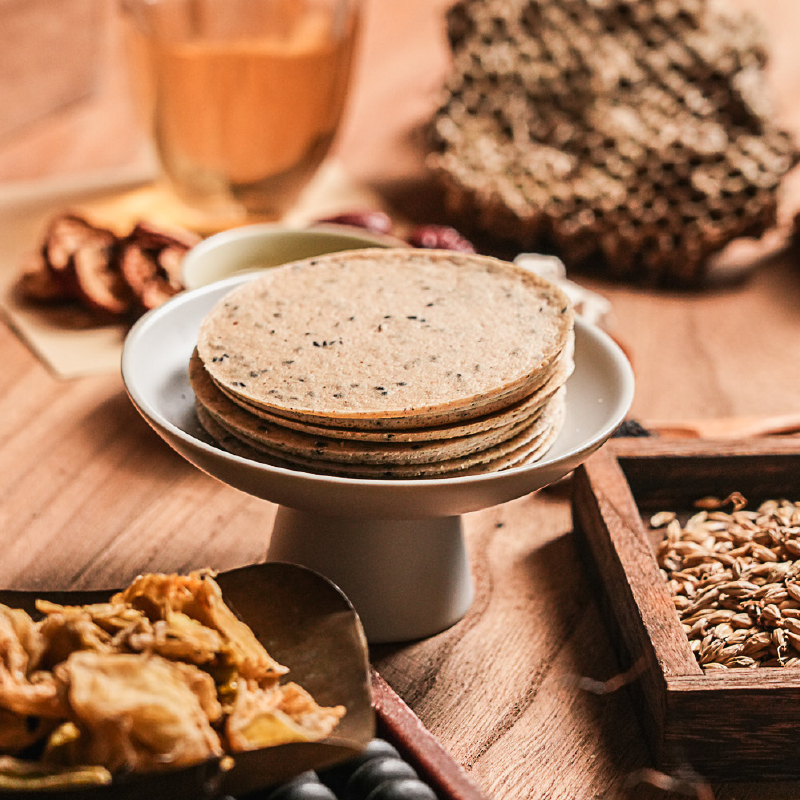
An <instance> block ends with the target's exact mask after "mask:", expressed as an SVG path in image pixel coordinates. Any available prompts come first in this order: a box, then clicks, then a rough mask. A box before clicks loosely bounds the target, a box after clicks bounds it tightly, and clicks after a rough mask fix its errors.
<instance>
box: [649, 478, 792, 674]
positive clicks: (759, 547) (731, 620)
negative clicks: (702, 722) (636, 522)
mask: <svg viewBox="0 0 800 800" xmlns="http://www.w3.org/2000/svg"><path fill="white" fill-rule="evenodd" d="M698 505H701V506H703V507H704V508H703V509H702V510H700V511H698V512H697V513H695V514H694V515H693V516H691V517H690V518H689V519H688V520H687V521H686V522H684V523H681V522H680V521H679V520H678V518H677V516H676V514H675V513H673V512H671V511H663V512H660V513H658V514H656V515H654V516H653V517H652V519H651V521H650V524H651V526H652V527H653V528H657V529H663V530H664V538H663V539H662V541H661V543H660V545H659V546H658V549H657V555H658V563H659V566H660V567H661V570H662V573H663V575H664V577H665V579H666V580H667V585H668V587H669V589H670V592H671V593H672V596H673V600H674V603H675V608H676V610H677V611H678V614H679V615H680V619H681V623H682V625H683V629H684V631H685V633H686V635H687V637H688V638H689V643H690V645H691V648H692V652H693V653H694V654H695V657H696V658H697V661H698V663H699V664H700V666H701V667H702V668H703V670H705V671H706V672H708V671H711V670H715V669H717V670H718V669H731V668H737V667H738V668H752V667H797V666H800V503H797V502H789V501H787V500H768V501H766V502H764V503H762V504H761V505H759V507H758V508H756V509H751V510H749V509H747V508H746V501H745V499H744V498H743V497H742V496H741V495H740V494H738V493H735V494H733V495H731V496H730V497H728V498H726V499H725V500H716V499H715V498H706V499H705V500H704V501H701V502H700V503H699V504H698ZM730 505H732V509H731V511H723V510H722V509H723V508H724V507H725V506H730Z"/></svg>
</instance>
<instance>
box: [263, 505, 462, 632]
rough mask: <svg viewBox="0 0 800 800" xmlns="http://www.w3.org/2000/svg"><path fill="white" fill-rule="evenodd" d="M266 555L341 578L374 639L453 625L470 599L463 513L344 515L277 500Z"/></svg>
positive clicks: (434, 629)
mask: <svg viewBox="0 0 800 800" xmlns="http://www.w3.org/2000/svg"><path fill="white" fill-rule="evenodd" d="M267 558H268V559H269V560H271V561H287V562H289V563H293V564H302V565H303V566H306V567H310V568H311V569H313V570H315V571H316V572H319V573H321V574H322V575H325V576H326V577H327V578H329V579H330V580H332V581H333V582H334V583H335V584H337V585H338V586H339V587H340V588H341V589H342V591H344V593H345V594H346V595H347V596H348V598H349V599H350V602H351V603H352V604H353V605H354V606H355V608H356V609H357V610H358V612H359V616H360V617H361V622H362V624H363V625H364V630H365V631H367V636H368V638H369V639H370V641H372V642H379V641H387V642H391V641H406V640H408V639H418V638H420V637H422V636H430V635H432V634H434V633H438V632H439V631H441V630H443V629H445V628H448V627H450V625H452V624H453V623H455V622H458V620H459V619H461V617H463V616H464V614H466V612H467V610H468V609H469V607H470V604H471V603H472V596H473V588H472V576H471V575H470V571H469V563H468V561H467V551H466V547H465V546H464V537H463V534H462V527H461V517H457V516H456V517H439V518H434V519H429V520H396V519H346V518H344V517H338V518H337V517H326V516H322V515H320V514H311V513H308V512H305V511H297V510H295V509H291V508H287V507H285V506H280V507H279V509H278V513H277V515H276V517H275V526H274V528H273V530H272V538H271V539H270V546H269V552H268V554H267Z"/></svg>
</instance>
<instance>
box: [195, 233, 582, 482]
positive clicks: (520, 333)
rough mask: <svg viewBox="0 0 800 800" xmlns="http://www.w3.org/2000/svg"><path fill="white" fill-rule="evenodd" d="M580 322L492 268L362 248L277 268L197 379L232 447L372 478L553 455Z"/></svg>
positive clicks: (239, 295)
mask: <svg viewBox="0 0 800 800" xmlns="http://www.w3.org/2000/svg"><path fill="white" fill-rule="evenodd" d="M572 326H573V310H572V306H571V304H570V302H569V300H568V298H567V297H566V295H564V293H563V292H562V291H561V290H560V289H559V288H558V287H556V286H555V285H554V284H552V283H550V282H549V281H546V280H544V279H542V278H540V277H538V276H537V275H534V274H533V273H531V272H529V271H527V270H525V269H522V268H520V267H516V266H514V265H512V264H508V263H506V262H503V261H498V260H497V259H493V258H489V257H486V256H477V255H472V254H464V253H453V252H448V251H414V250H408V249H405V248H403V249H397V250H384V249H381V250H361V251H354V252H348V253H337V254H333V255H329V256H322V257H319V258H313V259H307V260H305V261H299V262H295V263H294V264H289V265H286V266H284V267H279V268H276V269H270V270H267V271H266V272H264V273H262V274H261V275H260V276H259V277H257V278H255V279H254V280H252V281H249V282H247V283H246V284H244V285H242V286H241V287H239V288H237V289H235V290H234V291H233V292H231V293H230V294H229V295H227V296H226V297H224V298H223V299H222V300H221V301H219V302H218V303H217V305H216V306H215V307H214V308H213V309H212V311H211V312H210V313H209V314H208V316H207V317H206V318H205V320H204V322H203V324H202V326H201V329H200V332H199V336H198V345H197V349H196V351H195V353H194V354H193V356H192V359H191V364H190V368H189V377H190V381H191V385H192V388H193V390H194V393H195V399H196V404H195V405H196V410H197V416H198V419H199V420H200V423H201V424H202V426H203V428H204V429H205V430H206V431H207V432H208V433H209V434H210V435H211V436H212V438H213V439H214V440H216V441H217V443H218V444H220V445H221V446H222V447H223V448H225V449H226V450H228V451H230V452H233V453H236V454H238V455H242V456H244V457H247V458H252V459H255V460H259V461H265V462H267V463H272V464H276V465H278V466H287V467H295V468H298V469H302V470H306V471H312V472H319V473H324V474H332V475H343V476H352V477H360V478H424V477H441V476H448V475H462V474H472V473H475V472H490V471H496V470H500V469H505V468H509V467H513V466H518V465H523V464H528V463H531V462H533V461H536V460H537V459H539V458H541V456H543V455H544V453H545V452H546V451H547V450H548V449H549V447H550V446H551V445H552V443H553V441H554V440H555V438H556V436H557V434H558V432H559V430H560V428H561V425H562V422H563V417H564V402H565V401H564V397H565V391H566V388H565V385H564V384H565V383H566V380H567V378H568V377H569V375H570V374H571V372H572V368H573V361H572V350H573V330H572Z"/></svg>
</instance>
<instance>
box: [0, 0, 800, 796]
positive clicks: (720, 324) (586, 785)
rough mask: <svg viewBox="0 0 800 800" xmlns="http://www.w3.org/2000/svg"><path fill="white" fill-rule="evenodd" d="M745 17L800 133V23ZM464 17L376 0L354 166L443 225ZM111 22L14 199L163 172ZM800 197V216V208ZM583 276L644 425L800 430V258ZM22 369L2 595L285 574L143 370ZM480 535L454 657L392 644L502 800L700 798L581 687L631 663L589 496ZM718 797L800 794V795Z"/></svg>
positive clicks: (349, 136)
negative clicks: (577, 522) (441, 117)
mask: <svg viewBox="0 0 800 800" xmlns="http://www.w3.org/2000/svg"><path fill="white" fill-rule="evenodd" d="M740 2H741V4H742V5H745V6H748V7H750V8H752V9H754V10H756V11H757V13H759V14H760V15H761V16H762V17H763V18H764V21H765V23H766V25H767V27H768V29H769V31H770V42H771V48H772V52H773V60H772V66H771V68H770V74H769V77H770V82H771V84H772V87H773V89H774V93H775V98H776V114H777V115H778V116H779V118H780V119H782V120H784V121H785V123H786V124H787V125H788V126H790V127H791V129H792V130H795V131H798V132H800V49H798V48H797V47H796V41H797V39H798V37H800V7H798V4H797V3H796V0H771V2H770V3H768V4H764V3H761V4H759V3H757V2H756V0H740ZM445 5H446V3H445V2H444V0H436V2H434V1H433V0H368V2H367V3H366V25H365V31H364V40H363V47H362V51H361V55H360V62H359V70H358V74H357V78H356V82H355V86H354V91H353V95H352V99H351V104H350V108H349V112H348V116H347V119H346V121H345V124H344V126H343V129H342V131H341V136H340V138H339V142H338V145H337V150H336V154H337V156H338V157H339V159H340V160H341V162H342V163H343V164H344V165H345V167H346V169H347V171H348V173H349V175H350V176H351V177H352V178H353V179H354V180H357V181H359V182H363V183H365V184H367V185H369V186H371V187H373V188H375V189H377V190H378V191H380V192H381V193H382V195H383V197H384V198H385V200H386V204H387V207H389V208H391V209H393V210H396V211H397V213H399V214H403V215H404V216H407V217H409V218H411V219H417V220H419V221H427V220H436V219H438V218H440V216H441V212H440V210H439V206H438V203H437V194H436V191H435V187H433V186H431V185H430V182H429V181H427V180H426V175H425V171H424V167H423V162H422V156H423V153H424V138H423V137H422V135H421V131H422V129H423V126H424V123H425V121H426V119H427V118H428V117H429V115H430V113H431V111H432V110H433V109H434V108H435V105H436V92H437V87H438V84H439V81H440V79H441V76H442V75H443V73H444V71H445V69H446V65H447V56H446V47H445V42H444V38H443V28H442V11H443V9H444V7H445ZM763 6H766V8H763ZM109 23H110V30H111V34H110V35H109V37H108V41H105V40H104V42H103V46H102V48H101V52H100V55H101V57H102V62H103V63H102V69H101V72H100V80H99V82H98V86H97V90H96V92H95V94H94V95H93V96H92V97H91V98H89V99H87V100H84V101H81V102H78V103H75V104H73V105H71V106H70V107H68V108H65V109H63V110H61V111H58V112H54V113H52V114H50V115H48V116H47V117H45V118H42V119H40V120H38V121H34V122H32V123H30V124H29V125H27V126H26V127H24V128H20V129H19V130H17V131H16V132H14V133H13V134H9V135H7V136H5V137H4V138H3V139H2V140H0V180H2V181H4V185H2V186H0V193H1V192H2V191H3V190H4V189H7V188H8V187H9V185H10V184H11V183H17V182H20V181H26V182H28V181H38V180H44V181H52V180H54V179H61V178H65V179H68V178H70V177H71V176H80V175H83V174H86V173H88V172H93V171H96V170H98V169H112V170H113V169H117V168H126V169H127V168H129V167H131V165H133V166H134V167H135V166H136V165H137V164H138V163H140V161H141V152H142V151H141V145H142V141H143V139H142V134H141V132H140V131H139V130H138V129H137V128H136V126H135V124H133V120H134V117H133V111H132V109H131V104H130V98H129V96H128V94H127V91H126V84H125V78H124V73H123V70H122V68H121V65H120V57H119V56H120V52H119V47H118V45H117V43H116V40H115V38H114V30H115V27H114V24H113V19H109ZM1 37H2V32H0V38H1ZM4 46H17V47H24V42H13V43H4ZM795 183H796V181H795ZM791 184H792V181H791V177H790V180H789V181H787V187H788V188H787V194H786V197H785V199H784V201H783V205H782V211H783V214H784V215H791V213H792V212H793V210H794V209H795V208H796V207H798V205H800V204H796V203H794V201H793V200H792V186H791ZM31 244H32V246H33V245H34V244H35V243H34V242H32V243H31ZM4 268H7V265H4ZM580 280H581V281H582V282H583V283H585V284H586V285H587V286H590V287H591V288H592V289H595V290H596V291H599V292H601V293H602V294H604V295H605V296H606V297H608V298H609V299H610V300H611V301H612V303H613V307H614V314H615V318H616V332H617V335H618V336H619V338H620V339H621V340H622V341H623V342H624V343H625V344H626V346H627V347H628V350H629V353H630V355H631V357H632V361H633V365H634V369H635V373H636V378H637V393H636V398H635V401H634V405H633V409H632V414H633V416H635V417H636V418H638V419H641V420H648V419H653V418H661V419H683V418H694V417H728V416H737V415H775V414H783V413H787V412H800V347H798V343H800V263H798V257H797V256H793V255H786V254H784V255H782V256H780V257H777V258H773V259H771V260H768V261H766V262H765V263H763V264H760V265H759V266H758V267H757V269H755V270H754V271H753V272H752V273H751V274H750V276H749V278H748V279H746V280H745V281H743V282H741V283H737V284H736V285H732V286H726V287H720V288H716V289H711V290H706V291H703V292H700V293H694V294H681V293H665V292H661V291H656V290H649V289H641V288H631V287H627V286H619V285H613V284H609V283H605V282H604V281H603V280H602V279H600V278H584V277H582V278H580ZM0 351H1V352H2V353H3V360H4V365H3V366H4V368H3V369H2V371H0V465H1V466H2V469H1V470H0V523H1V524H0V548H2V553H3V557H2V558H1V559H0V585H3V586H9V587H19V588H43V587H48V588H68V587H91V586H109V585H117V584H119V583H120V582H121V581H125V580H127V579H129V578H131V577H132V576H134V575H135V574H136V573H138V572H141V571H144V570H153V569H158V570H186V569H190V568H193V567H199V566H205V565H212V566H214V567H216V568H219V569H225V568H228V567H232V566H235V565H240V564H245V563H249V562H253V561H257V560H260V559H263V557H264V555H265V551H266V548H267V544H268V535H269V534H268V531H269V527H270V523H271V519H272V514H273V513H274V508H273V507H272V506H270V505H269V504H268V503H265V502H263V501H260V500H256V499H254V498H251V497H249V496H246V495H244V494H241V493H239V492H237V491H236V490H234V489H231V488H229V487H227V486H225V485H223V484H221V483H218V482H215V481H214V480H212V479H211V478H208V477H206V476H205V475H203V474H201V473H200V472H199V471H198V470H196V469H195V468H193V467H191V466H190V465H189V464H187V463H186V462H185V461H183V460H182V458H181V457H179V456H178V455H176V454H175V453H174V452H172V451H171V450H170V449H169V448H168V447H167V446H166V445H165V444H164V443H163V442H162V441H161V440H160V439H159V438H158V437H157V436H156V435H155V434H154V433H153V432H152V431H151V430H150V429H149V428H148V426H147V425H146V424H145V423H144V422H143V421H142V419H141V418H140V417H139V416H138V414H137V412H136V411H135V410H134V408H133V407H132V405H131V403H130V402H129V401H128V399H127V397H126V395H125V393H124V391H123V386H122V382H121V379H120V377H119V375H116V374H112V375H107V376H101V377H92V378H83V379H78V380H73V381H59V380H57V379H55V378H53V377H52V376H51V374H50V373H49V372H48V371H47V370H46V369H45V367H44V366H42V364H41V363H40V362H39V361H38V360H37V359H36V358H35V357H34V356H33V355H32V353H31V352H30V351H29V349H28V348H27V347H26V345H25V344H23V342H22V341H20V339H19V338H18V337H17V336H16V335H15V334H14V333H13V332H12V331H11V330H10V329H9V328H8V327H7V326H5V325H4V324H0ZM798 446H800V445H798ZM465 522H466V534H467V544H468V549H469V554H470V559H471V565H472V570H473V574H474V579H475V583H476V589H477V596H476V600H475V603H474V605H473V607H472V609H471V610H470V612H469V613H468V615H467V616H466V618H465V619H463V620H462V621H461V622H459V623H458V624H457V625H455V626H454V627H453V628H451V629H450V630H448V631H446V632H444V633H442V634H440V635H438V636H435V637H433V638H431V639H428V640H426V641H421V642H418V643H413V644H406V645H398V646H391V647H390V646H382V647H380V648H376V649H375V651H374V653H373V659H374V663H375V664H376V665H377V667H378V668H379V670H380V672H381V673H382V675H383V676H384V677H385V678H386V680H387V681H388V682H389V683H390V684H391V685H392V686H393V687H394V688H395V690H396V691H397V692H398V693H399V694H400V695H401V696H402V697H403V698H404V699H405V700H406V701H407V702H408V703H409V704H410V705H411V707H412V708H413V709H414V710H415V711H416V713H417V714H418V715H419V717H420V718H421V719H422V720H423V722H424V723H425V725H426V726H427V727H428V728H429V729H430V730H431V731H432V732H433V733H434V734H435V735H436V736H437V737H438V738H439V740H440V741H441V742H442V744H443V745H445V746H446V747H447V748H448V749H449V750H450V752H451V753H452V754H453V755H454V756H455V758H456V759H457V760H458V761H459V762H460V763H461V764H462V765H464V767H465V768H466V769H467V770H468V771H469V772H470V773H471V775H472V777H473V778H474V780H475V781H476V782H477V783H478V784H479V785H480V786H481V787H482V788H483V789H484V790H485V791H486V792H487V793H488V794H489V795H490V796H491V797H493V798H496V800H522V799H523V798H563V799H564V800H573V798H577V799H578V800H581V799H583V798H592V797H598V798H599V797H602V798H658V797H671V796H676V797H677V795H672V794H670V793H669V792H668V791H664V790H663V789H659V788H655V787H653V786H651V785H649V784H647V783H640V782H637V776H639V777H641V773H640V772H639V771H640V770H641V769H642V768H643V767H646V766H647V765H648V764H649V760H648V754H647V752H646V750H645V748H644V745H643V742H642V737H641V734H640V730H639V727H638V724H637V722H636V719H635V716H634V714H633V710H632V707H631V704H630V702H629V700H628V698H627V695H626V694H625V692H615V693H611V694H607V695H603V696H598V695H595V694H592V693H589V692H586V691H584V690H581V689H580V688H578V687H577V682H576V680H575V678H576V677H589V678H592V679H596V680H606V679H608V678H611V677H613V676H614V675H615V674H617V673H618V671H619V667H618V665H617V663H616V661H615V658H614V655H613V653H612V650H611V646H610V644H609V640H608V637H607V635H606V631H605V629H604V627H603V624H602V622H601V620H600V616H599V612H598V609H597V607H596V603H595V599H594V597H593V594H592V590H591V589H590V587H589V586H588V585H587V582H586V580H585V574H584V571H583V569H582V567H581V563H580V554H579V553H578V551H577V549H576V543H575V541H574V536H573V534H572V524H571V517H570V509H569V485H568V483H562V484H559V485H558V486H556V487H553V488H551V489H548V490H543V491H541V492H539V493H537V494H534V495H530V496H527V497H523V498H520V499H519V500H516V501H513V502H510V503H508V504H505V505H502V506H499V507H495V508H489V509H486V510H485V511H481V512H478V513H473V514H470V515H468V516H467V517H466V520H465ZM713 792H714V796H715V797H718V798H733V797H736V798H738V799H739V800H751V799H754V798H790V797H797V796H800V785H794V784H792V785H770V786H733V785H725V786H715V787H713Z"/></svg>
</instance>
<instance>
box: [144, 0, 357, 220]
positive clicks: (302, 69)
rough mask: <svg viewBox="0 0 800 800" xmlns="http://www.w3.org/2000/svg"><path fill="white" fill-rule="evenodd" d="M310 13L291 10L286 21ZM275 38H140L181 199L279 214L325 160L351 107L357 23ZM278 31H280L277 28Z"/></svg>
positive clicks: (288, 27)
mask: <svg viewBox="0 0 800 800" xmlns="http://www.w3.org/2000/svg"><path fill="white" fill-rule="evenodd" d="M298 5H302V4H296V3H295V4H291V3H290V4H284V5H283V7H284V8H285V9H287V11H286V14H288V15H291V11H290V9H292V8H294V9H297V8H298ZM295 16H296V18H294V19H292V18H291V16H289V17H288V18H284V19H282V20H281V23H282V24H281V25H280V27H279V28H278V30H277V31H275V32H270V31H265V32H263V33H258V32H256V33H254V34H253V35H241V34H237V35H234V36H229V35H215V36H208V35H203V36H202V37H198V38H193V37H191V36H187V37H181V38H180V39H177V40H174V39H170V38H168V37H167V38H158V37H152V36H150V37H145V36H138V37H137V38H138V42H136V43H135V45H136V49H137V50H138V51H139V58H138V59H137V60H138V61H139V63H140V66H141V68H142V69H144V70H146V71H147V73H148V74H147V75H145V76H143V77H145V80H146V85H147V86H148V87H149V91H148V92H147V94H149V95H150V96H149V97H148V98H147V105H148V106H149V108H150V114H151V115H152V121H151V125H152V127H153V132H154V136H155V143H156V149H157V151H158V154H159V157H160V159H161V161H162V164H163V167H164V170H165V171H166V173H167V174H168V175H169V177H170V178H171V179H172V181H173V183H174V184H175V186H176V187H177V189H178V191H179V192H180V194H182V195H183V196H184V197H185V199H186V200H188V201H190V202H196V203H199V204H203V203H204V202H206V203H207V202H209V199H211V201H212V202H213V201H214V200H215V199H216V200H219V199H220V198H224V197H228V198H233V199H234V200H235V201H236V202H237V203H239V204H241V205H243V206H244V207H245V208H246V209H247V210H249V211H251V212H256V213H261V214H267V215H269V214H272V215H279V214H281V213H282V212H284V211H285V210H286V209H287V208H288V207H289V206H290V205H291V204H292V203H293V202H294V200H295V199H296V198H297V196H298V195H299V193H300V191H301V190H302V189H303V187H304V186H305V185H306V184H307V183H308V181H309V179H310V178H311V176H312V175H313V173H314V172H315V171H316V170H317V168H318V167H319V165H320V163H321V162H322V160H323V159H324V158H325V156H326V154H327V152H328V150H329V147H330V144H331V142H332V140H333V137H334V134H335V132H336V128H337V126H338V124H339V120H340V117H341V114H342V109H343V107H344V103H345V99H346V94H347V84H348V79H349V72H350V66H351V61H352V55H353V47H354V41H355V37H356V28H357V20H356V19H355V18H353V17H349V18H348V20H347V23H346V25H340V26H339V27H340V28H342V29H341V30H338V31H336V30H334V28H335V27H337V26H336V25H335V24H334V21H333V20H332V19H331V16H330V14H329V13H323V12H322V11H320V10H318V11H316V12H313V11H305V12H304V13H303V14H301V15H300V14H296V15H295ZM273 27H275V26H273Z"/></svg>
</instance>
